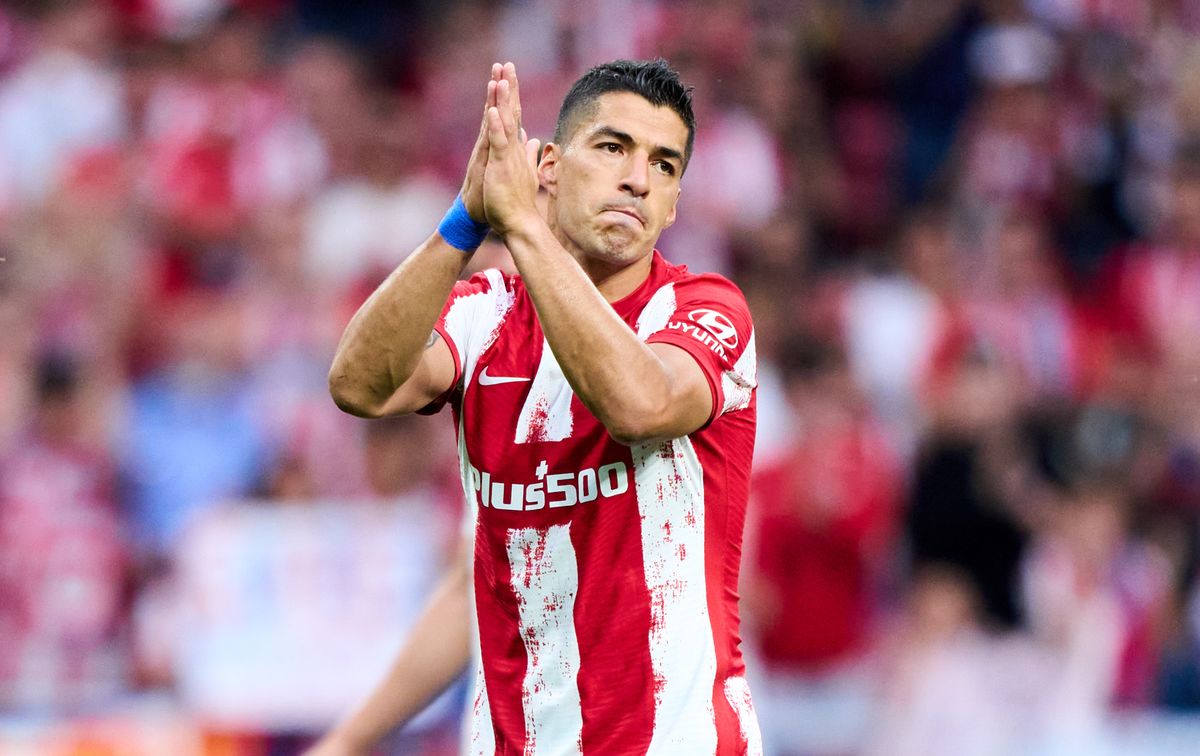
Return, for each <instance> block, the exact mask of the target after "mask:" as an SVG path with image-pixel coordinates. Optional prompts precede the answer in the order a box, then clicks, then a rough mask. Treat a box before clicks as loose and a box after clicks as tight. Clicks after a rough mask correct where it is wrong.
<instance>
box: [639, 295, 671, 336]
mask: <svg viewBox="0 0 1200 756" xmlns="http://www.w3.org/2000/svg"><path fill="white" fill-rule="evenodd" d="M675 309H676V304H675V284H673V283H669V284H667V285H665V286H662V287H660V288H659V290H658V291H656V292H654V296H652V297H650V301H649V302H647V303H646V306H645V307H643V308H642V313H641V314H640V315H638V320H637V335H638V338H639V339H641V340H642V341H645V340H646V339H648V338H650V337H651V336H653V335H654V334H656V333H658V332H659V331H661V330H662V329H664V328H666V327H667V321H669V320H670V319H671V316H672V315H674V314H675Z"/></svg>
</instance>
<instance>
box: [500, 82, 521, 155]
mask: <svg viewBox="0 0 1200 756" xmlns="http://www.w3.org/2000/svg"><path fill="white" fill-rule="evenodd" d="M496 109H497V110H499V111H500V120H501V122H502V123H503V124H504V133H505V134H506V135H507V136H508V138H509V141H513V140H515V139H517V136H518V132H517V125H516V123H515V121H514V120H513V113H512V89H511V87H510V86H509V83H508V80H507V79H503V80H501V81H500V83H498V84H497V85H496Z"/></svg>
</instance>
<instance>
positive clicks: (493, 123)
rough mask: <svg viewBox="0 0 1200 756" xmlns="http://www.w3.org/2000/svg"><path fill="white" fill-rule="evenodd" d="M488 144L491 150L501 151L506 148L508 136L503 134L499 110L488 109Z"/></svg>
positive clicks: (502, 123)
mask: <svg viewBox="0 0 1200 756" xmlns="http://www.w3.org/2000/svg"><path fill="white" fill-rule="evenodd" d="M487 122H488V143H489V144H490V146H491V148H492V149H495V150H502V149H504V148H505V147H508V134H506V133H505V132H504V121H502V120H501V119H500V109H499V108H488V112H487Z"/></svg>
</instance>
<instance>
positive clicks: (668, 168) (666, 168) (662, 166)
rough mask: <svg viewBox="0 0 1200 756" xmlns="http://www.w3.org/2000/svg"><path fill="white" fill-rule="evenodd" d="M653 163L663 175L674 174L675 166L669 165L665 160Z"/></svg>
mask: <svg viewBox="0 0 1200 756" xmlns="http://www.w3.org/2000/svg"><path fill="white" fill-rule="evenodd" d="M655 165H656V166H657V167H658V170H659V172H660V173H662V174H663V175H664V176H674V175H675V166H673V165H671V164H670V163H668V162H667V161H666V160H660V161H658V162H657V163H655Z"/></svg>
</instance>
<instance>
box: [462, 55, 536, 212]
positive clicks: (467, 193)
mask: <svg viewBox="0 0 1200 756" xmlns="http://www.w3.org/2000/svg"><path fill="white" fill-rule="evenodd" d="M501 81H507V82H508V86H509V87H510V89H509V92H510V97H511V100H512V103H513V116H514V118H516V122H517V132H518V133H519V134H520V136H521V143H522V144H524V143H525V129H523V128H521V95H520V91H519V89H518V87H517V67H516V66H514V65H513V64H512V63H506V64H505V65H500V64H499V63H493V64H492V74H491V78H490V79H488V84H487V97H486V98H485V99H484V104H483V120H482V121H481V122H480V124H479V137H478V138H477V139H476V140H475V146H474V147H472V148H471V158H470V160H468V161H467V175H466V177H465V178H464V179H463V185H462V198H463V204H464V205H466V207H467V213H469V214H470V216H471V220H473V221H476V222H479V223H483V222H484V221H485V220H486V218H485V216H484V209H483V171H484V168H485V167H486V166H487V159H488V130H487V128H488V122H487V113H488V110H489V109H490V108H494V107H496V85H497V84H499V83H500V82H501Z"/></svg>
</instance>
